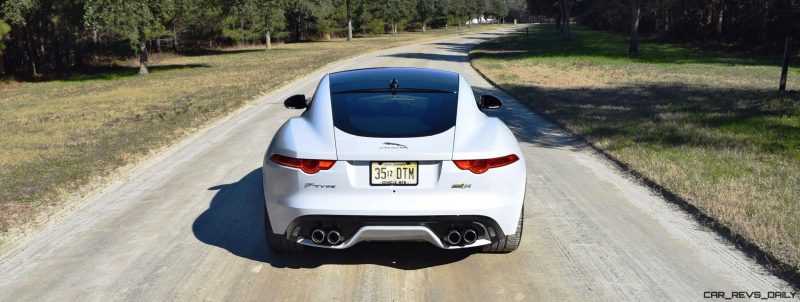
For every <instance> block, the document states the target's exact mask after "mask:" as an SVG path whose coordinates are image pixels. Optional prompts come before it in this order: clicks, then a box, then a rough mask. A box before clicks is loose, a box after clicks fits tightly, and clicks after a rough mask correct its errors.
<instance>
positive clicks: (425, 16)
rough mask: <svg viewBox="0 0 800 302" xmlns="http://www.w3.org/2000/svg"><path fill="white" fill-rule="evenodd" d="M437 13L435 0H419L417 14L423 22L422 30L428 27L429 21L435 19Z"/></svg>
mask: <svg viewBox="0 0 800 302" xmlns="http://www.w3.org/2000/svg"><path fill="white" fill-rule="evenodd" d="M436 13H437V7H436V1H435V0H417V16H418V17H419V21H420V22H421V23H422V32H425V30H426V29H427V25H428V22H429V21H430V20H431V19H433V17H434V16H435V15H436Z"/></svg>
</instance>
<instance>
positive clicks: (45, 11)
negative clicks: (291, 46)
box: [0, 0, 525, 79]
mask: <svg viewBox="0 0 800 302" xmlns="http://www.w3.org/2000/svg"><path fill="white" fill-rule="evenodd" d="M524 4H525V3H524V0H517V1H505V0H381V1H374V0H297V1H290V0H135V1H129V0H0V56H2V63H3V64H1V65H0V66H2V67H0V75H11V76H14V77H15V78H23V79H24V78H28V79H36V78H37V77H40V76H42V75H47V74H51V75H52V74H62V73H65V72H70V71H73V70H76V69H77V70H80V69H84V68H86V67H87V66H95V65H100V64H107V63H108V62H110V61H113V60H117V59H120V58H131V57H135V56H139V58H140V73H147V64H146V63H147V55H148V52H149V51H174V52H179V53H187V52H196V51H199V50H203V49H213V48H216V47H221V46H232V45H243V44H261V45H265V46H266V49H269V48H271V44H272V42H273V41H275V40H278V41H306V40H316V39H331V38H332V37H347V38H348V39H352V37H353V35H356V36H358V35H375V34H384V33H392V34H397V32H398V31H402V30H415V31H425V30H426V29H427V28H428V27H430V26H437V27H448V26H473V22H471V21H472V20H481V22H485V21H486V20H491V21H492V22H502V18H503V17H505V16H506V15H508V14H509V5H511V6H514V7H516V9H517V10H524V7H525V6H524ZM481 17H482V18H481ZM481 22H478V24H474V25H475V26H479V25H480V23H481Z"/></svg>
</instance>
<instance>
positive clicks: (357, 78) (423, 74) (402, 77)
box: [330, 67, 458, 93]
mask: <svg viewBox="0 0 800 302" xmlns="http://www.w3.org/2000/svg"><path fill="white" fill-rule="evenodd" d="M392 80H397V84H398V87H399V88H400V89H421V90H437V91H443V92H452V93H457V92H458V74H457V73H454V72H449V71H443V70H436V69H425V68H404V67H384V68H368V69H356V70H348V71H341V72H336V73H331V74H330V88H331V93H337V92H345V91H356V90H373V89H389V84H391V83H392Z"/></svg>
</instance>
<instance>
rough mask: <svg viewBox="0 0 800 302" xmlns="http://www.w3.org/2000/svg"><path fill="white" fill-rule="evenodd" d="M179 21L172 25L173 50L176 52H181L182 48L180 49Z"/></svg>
mask: <svg viewBox="0 0 800 302" xmlns="http://www.w3.org/2000/svg"><path fill="white" fill-rule="evenodd" d="M177 23H178V22H177V21H175V22H173V23H172V49H173V50H174V51H175V52H179V51H180V48H179V47H178V25H177Z"/></svg>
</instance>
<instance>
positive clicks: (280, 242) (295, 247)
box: [264, 206, 303, 253]
mask: <svg viewBox="0 0 800 302" xmlns="http://www.w3.org/2000/svg"><path fill="white" fill-rule="evenodd" d="M264 231H265V233H266V239H267V247H269V249H270V250H272V251H273V252H276V253H290V252H302V251H303V245H302V244H298V243H297V242H293V241H289V239H287V238H286V235H283V234H275V233H274V232H272V223H270V221H269V214H267V208H266V206H265V207H264Z"/></svg>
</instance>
